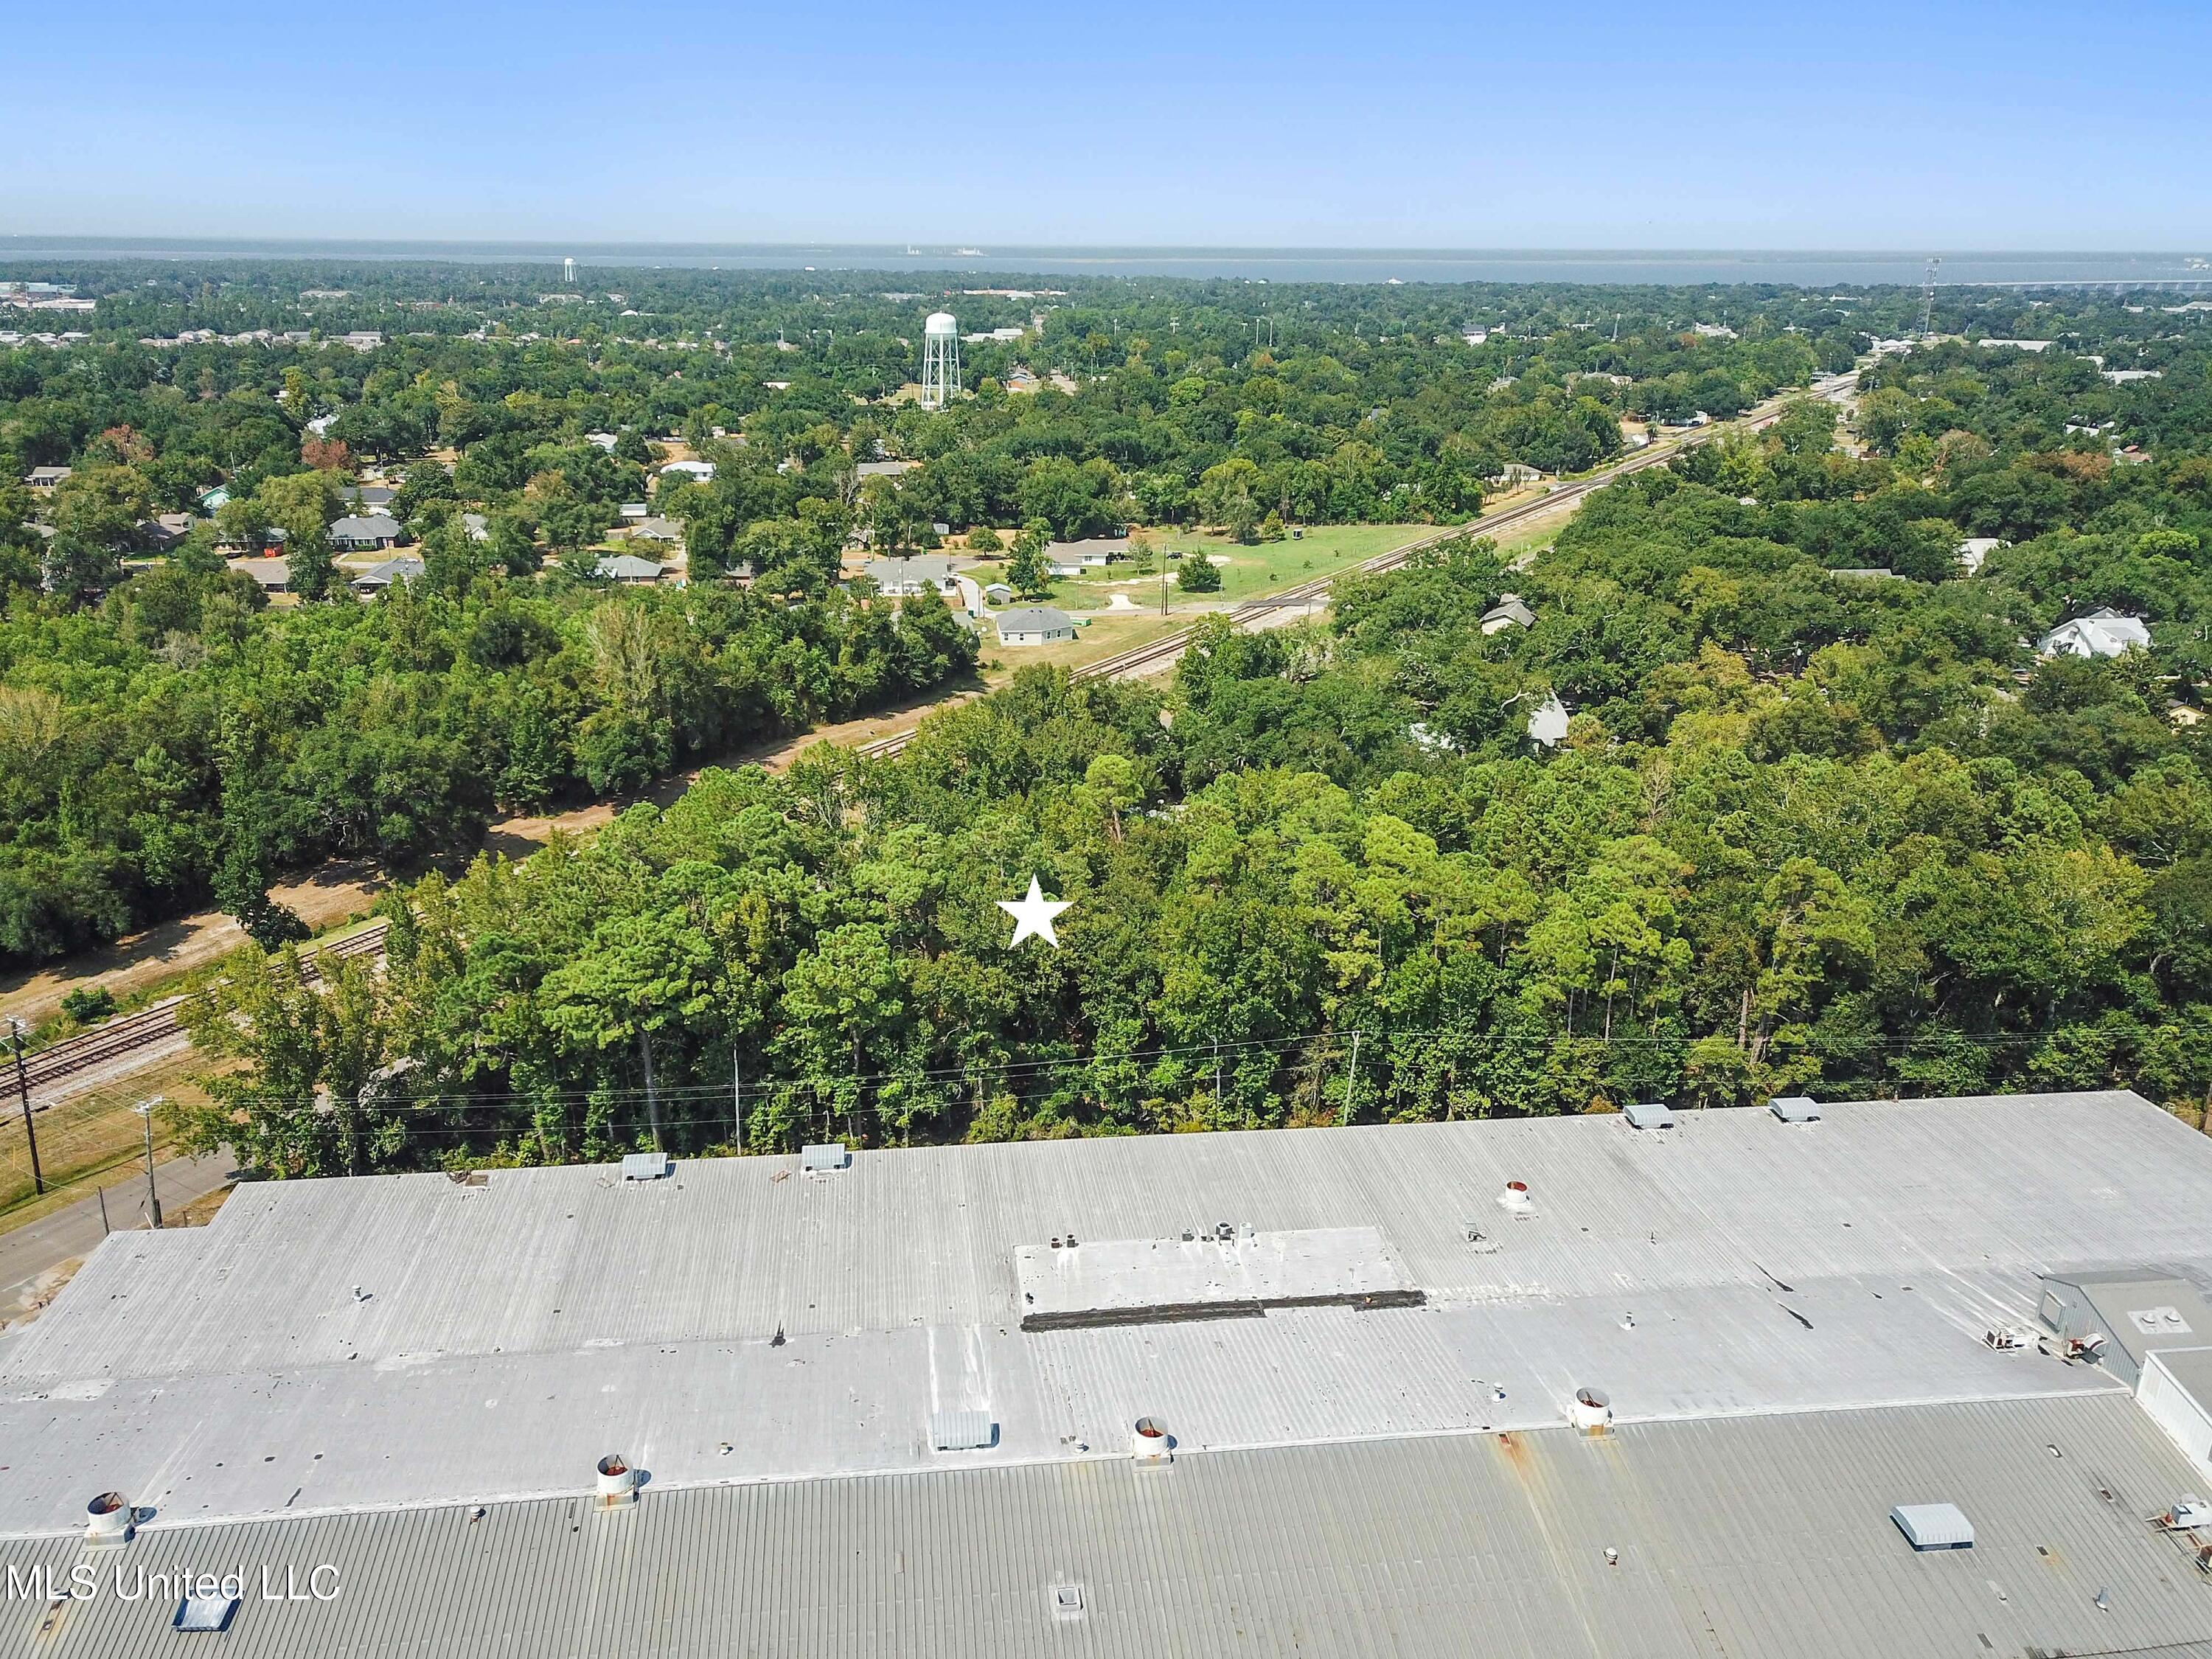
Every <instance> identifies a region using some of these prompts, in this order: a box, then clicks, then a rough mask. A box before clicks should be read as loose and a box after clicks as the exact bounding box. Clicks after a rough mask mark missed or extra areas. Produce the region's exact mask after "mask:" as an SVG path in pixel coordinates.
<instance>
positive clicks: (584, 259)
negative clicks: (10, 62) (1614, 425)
mask: <svg viewBox="0 0 2212 1659" xmlns="http://www.w3.org/2000/svg"><path fill="white" fill-rule="evenodd" d="M564 258H573V259H574V260H575V262H576V263H577V264H579V265H580V266H602V267H619V268H623V269H629V270H636V269H651V268H653V267H655V266H660V267H680V268H684V269H689V270H712V269H722V270H805V269H808V268H810V267H811V268H812V269H815V270H880V271H884V272H888V273H898V272H914V273H916V274H920V273H921V272H926V271H927V272H957V273H962V274H969V275H974V276H999V275H1009V274H1019V275H1037V276H1052V275H1061V276H1194V277H1213V278H1222V279H1228V280H1232V281H1233V280H1244V281H1253V282H1260V281H1267V282H1297V283H1381V282H1389V281H1392V280H1396V281H1399V282H1403V283H1615V284H1627V283H1662V284H1666V285H1668V286H1682V285H1706V284H1719V283H1778V284H1785V285H1788V286H1791V287H1801V288H1834V289H1851V288H1857V287H1863V286H1874V285H1878V284H1883V283H1899V284H1905V285H1908V286H1917V284H1918V283H1920V282H1921V281H1922V280H1923V277H1924V276H1925V274H1926V270H1927V264H1928V255H1927V254H1926V253H1924V252H1800V251H1776V252H1749V251H1730V250H1712V249H1705V250H1699V249H1674V250H1664V249H1660V250H1653V249H1641V250H1639V249H1623V250H1619V251H1604V250H1589V249H1550V250H1547V249H1528V250H1498V251H1484V250H1455V249H1439V248H1396V249H1374V250H1370V249H1356V248H1184V247H1135V246H1132V247H1065V246H1062V247H1048V246H981V245H975V246H971V245H968V244H963V245H961V246H957V247H948V246H916V245H911V244H907V243H896V244H882V245H869V244H844V243H840V244H829V243H819V244H798V243H790V244H761V243H757V244H746V243H730V244H714V243H635V244H611V243H604V242H574V243H552V242H539V243H526V242H435V241H423V242H407V241H371V240H331V241H288V240H243V239H241V240H228V239H224V238H220V237H206V238H197V237H89V236H88V237H68V236H0V267H14V266H20V265H22V264H28V263H33V262H38V261H51V262H57V263H82V262H84V261H88V260H94V259H151V260H171V261H177V262H179V263H186V264H191V263H214V262H218V261H222V260H229V259H284V260H304V261H328V262H331V263H332V264H346V263H349V262H351V263H359V262H361V261H362V260H371V259H374V260H387V261H428V262H438V263H465V264H499V265H545V266H550V267H552V268H554V269H556V270H557V269H558V268H559V266H560V264H561V262H562V260H563V259H564ZM1939 280H1940V281H1941V282H1942V283H1943V284H1944V285H1945V286H1952V285H1972V284H1980V283H1990V284H2005V285H2019V286H2039V285H2045V284H2048V285H2052V286H2059V285H2066V284H2075V283H2191V282H2194V283H2212V268H2208V266H2207V264H2206V263H2205V260H2204V258H2203V257H2201V256H2193V255H2190V254H2187V253H2125V252H2112V253H2079V252H2073V253H1972V252H1968V253H1946V254H1945V255H1944V256H1943V264H1942V272H1941V276H1940V279H1939Z"/></svg>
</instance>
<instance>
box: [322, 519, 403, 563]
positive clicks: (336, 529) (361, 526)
mask: <svg viewBox="0 0 2212 1659" xmlns="http://www.w3.org/2000/svg"><path fill="white" fill-rule="evenodd" d="M330 534H331V546H332V547H335V548H337V550H339V551H340V552H342V553H374V552H376V551H379V550H381V549H384V548H387V547H390V546H392V545H393V544H395V543H397V542H398V539H399V520H397V519H395V518H393V517H392V516H391V514H389V513H368V514H366V515H354V516H349V517H347V518H343V519H340V520H338V521H337V523H336V524H334V525H332V526H331V532H330Z"/></svg>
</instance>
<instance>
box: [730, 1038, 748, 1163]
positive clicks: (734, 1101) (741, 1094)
mask: <svg viewBox="0 0 2212 1659" xmlns="http://www.w3.org/2000/svg"><path fill="white" fill-rule="evenodd" d="M730 1104H731V1106H732V1108H733V1109H735V1111H736V1112H737V1115H738V1153H739V1155H740V1156H742V1155H743V1154H744V1150H745V1074H744V1072H743V1071H741V1070H739V1069H738V1049H737V1045H736V1044H735V1043H732V1044H731V1045H730Z"/></svg>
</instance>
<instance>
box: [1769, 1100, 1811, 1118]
mask: <svg viewBox="0 0 2212 1659" xmlns="http://www.w3.org/2000/svg"><path fill="white" fill-rule="evenodd" d="M1766 1109H1767V1110H1768V1111H1770V1112H1771V1113H1773V1114H1774V1115H1775V1116H1777V1117H1778V1118H1780V1119H1781V1120H1782V1121H1784V1123H1818V1122H1819V1121H1820V1103H1818V1102H1817V1101H1813V1100H1808V1099H1807V1098H1806V1097H1804V1096H1803V1095H1778V1096H1776V1097H1774V1098H1773V1099H1772V1100H1770V1101H1768V1102H1767V1103H1766Z"/></svg>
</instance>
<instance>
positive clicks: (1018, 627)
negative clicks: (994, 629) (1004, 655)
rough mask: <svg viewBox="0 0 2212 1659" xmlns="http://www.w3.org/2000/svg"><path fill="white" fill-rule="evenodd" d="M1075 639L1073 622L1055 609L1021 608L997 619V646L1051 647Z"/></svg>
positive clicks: (1040, 606) (1048, 607)
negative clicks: (1062, 641) (1056, 642)
mask: <svg viewBox="0 0 2212 1659" xmlns="http://www.w3.org/2000/svg"><path fill="white" fill-rule="evenodd" d="M1074 637H1075V618H1074V617H1071V616H1069V615H1068V614H1067V612H1066V611H1062V610H1060V608H1059V607H1058V606H1056V605H1018V606H1017V607H1015V608H1014V609H1013V610H1012V611H1001V612H1000V616H999V643H1000V645H1051V644H1053V643H1054V641H1060V640H1072V639H1073V638H1074Z"/></svg>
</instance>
